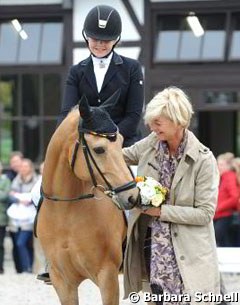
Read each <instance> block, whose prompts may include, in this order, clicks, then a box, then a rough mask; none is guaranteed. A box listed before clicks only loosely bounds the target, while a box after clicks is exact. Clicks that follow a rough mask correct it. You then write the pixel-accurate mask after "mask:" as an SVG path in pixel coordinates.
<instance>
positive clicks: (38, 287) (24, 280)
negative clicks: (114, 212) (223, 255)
mask: <svg viewBox="0 0 240 305" xmlns="http://www.w3.org/2000/svg"><path fill="white" fill-rule="evenodd" d="M5 242H6V247H7V253H6V260H5V274H4V275H0V305H60V304H59V301H58V298H57V295H56V293H55V291H54V289H53V287H52V286H47V285H44V284H42V282H40V281H38V280H36V279H35V275H34V274H15V271H14V268H13V262H12V260H11V254H10V251H11V242H10V240H9V239H8V238H7V239H6V241H5ZM224 280H225V283H226V287H227V291H228V292H232V291H238V292H239V297H240V274H226V275H225V276H224ZM119 282H120V290H121V292H120V294H121V301H120V304H121V305H130V304H132V303H131V302H130V301H129V300H124V301H123V300H122V295H123V289H122V276H119ZM79 300H80V302H79V303H80V304H82V305H100V304H102V303H101V299H100V294H99V291H98V289H97V287H96V286H94V285H93V284H92V283H91V282H90V281H85V282H84V283H83V284H82V285H81V287H80V288H79ZM137 304H138V305H143V304H145V303H144V302H143V301H140V302H138V303H137ZM233 304H234V305H240V301H239V302H238V303H233Z"/></svg>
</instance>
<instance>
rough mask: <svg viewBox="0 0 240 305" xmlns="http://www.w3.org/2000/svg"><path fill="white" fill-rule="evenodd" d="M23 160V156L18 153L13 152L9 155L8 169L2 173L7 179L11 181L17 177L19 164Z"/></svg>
mask: <svg viewBox="0 0 240 305" xmlns="http://www.w3.org/2000/svg"><path fill="white" fill-rule="evenodd" d="M22 160H23V154H22V153H21V152H20V151H13V152H12V153H11V155H10V162H9V165H10V168H9V169H7V170H6V171H4V173H5V174H6V175H7V177H8V178H9V179H10V180H11V181H13V179H14V178H15V177H16V176H17V174H18V172H19V169H20V167H21V163H22Z"/></svg>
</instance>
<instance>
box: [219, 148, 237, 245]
mask: <svg viewBox="0 0 240 305" xmlns="http://www.w3.org/2000/svg"><path fill="white" fill-rule="evenodd" d="M232 161H233V158H232V157H231V156H230V155H229V153H226V154H221V155H219V156H218V157H217V164H218V169H219V173H220V184H219V194H218V202H217V209H216V213H215V216H214V228H215V235H216V241H217V245H218V247H231V246H233V242H232V240H231V234H230V228H231V223H232V216H233V212H234V211H236V210H237V204H238V200H239V186H238V183H237V175H236V172H235V171H234V170H233V167H232Z"/></svg>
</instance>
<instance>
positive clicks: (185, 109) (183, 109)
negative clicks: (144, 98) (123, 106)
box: [144, 87, 193, 128]
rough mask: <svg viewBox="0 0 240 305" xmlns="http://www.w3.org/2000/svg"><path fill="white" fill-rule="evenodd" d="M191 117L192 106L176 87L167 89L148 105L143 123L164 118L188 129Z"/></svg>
mask: <svg viewBox="0 0 240 305" xmlns="http://www.w3.org/2000/svg"><path fill="white" fill-rule="evenodd" d="M192 115H193V109H192V104H191V103H190V101H189V98H188V96H187V95H186V94H185V93H184V92H183V91H182V90H181V89H179V88H177V87H168V88H166V89H164V90H163V91H161V92H159V93H158V94H157V95H155V96H154V98H153V99H152V100H151V101H150V102H149V103H148V105H147V107H146V112H145V115H144V121H145V124H149V123H151V122H152V121H153V120H154V119H156V118H157V117H159V116H164V117H166V118H167V119H169V120H171V121H172V122H174V123H175V124H176V125H180V126H182V127H183V128H188V126H189V124H190V121H191V118H192Z"/></svg>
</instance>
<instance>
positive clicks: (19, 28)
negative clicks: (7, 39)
mask: <svg viewBox="0 0 240 305" xmlns="http://www.w3.org/2000/svg"><path fill="white" fill-rule="evenodd" d="M12 25H13V26H14V28H15V30H16V31H17V32H20V31H21V29H22V26H21V24H20V23H19V21H18V20H17V19H13V20H12Z"/></svg>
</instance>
